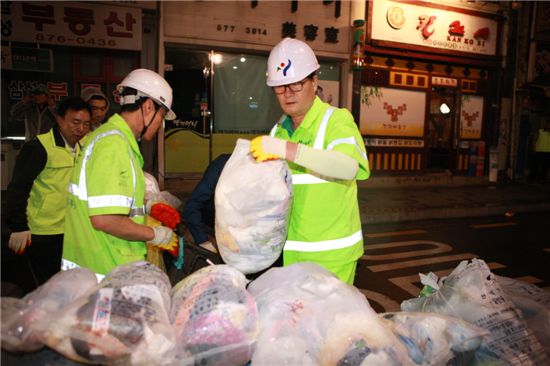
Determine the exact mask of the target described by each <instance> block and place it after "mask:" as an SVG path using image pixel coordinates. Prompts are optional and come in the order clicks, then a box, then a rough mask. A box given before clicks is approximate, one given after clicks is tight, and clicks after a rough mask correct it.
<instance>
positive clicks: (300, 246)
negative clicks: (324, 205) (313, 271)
mask: <svg viewBox="0 0 550 366" xmlns="http://www.w3.org/2000/svg"><path fill="white" fill-rule="evenodd" d="M361 239H363V232H362V231H361V230H359V231H356V232H355V233H353V234H351V235H350V236H346V237H344V238H340V239H333V240H323V241H296V240H287V241H286V243H285V246H284V247H283V250H296V251H298V252H323V251H325V250H334V249H342V248H347V247H350V246H352V245H354V244H355V243H357V242H358V241H359V240H361Z"/></svg>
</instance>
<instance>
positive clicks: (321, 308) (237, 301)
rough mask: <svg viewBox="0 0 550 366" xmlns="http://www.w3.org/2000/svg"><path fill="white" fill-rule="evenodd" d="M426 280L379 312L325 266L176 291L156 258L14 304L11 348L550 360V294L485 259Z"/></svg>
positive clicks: (195, 356)
mask: <svg viewBox="0 0 550 366" xmlns="http://www.w3.org/2000/svg"><path fill="white" fill-rule="evenodd" d="M421 282H422V283H423V284H425V285H426V286H425V290H423V292H422V293H424V294H427V295H421V297H419V298H415V299H411V300H407V301H405V302H403V303H402V304H401V307H402V310H403V311H401V312H394V313H384V314H379V315H378V314H376V313H375V312H374V310H373V309H372V308H371V307H370V305H369V303H368V301H367V299H366V298H365V297H364V296H363V294H362V293H361V292H360V291H359V290H358V289H357V288H355V287H353V286H350V285H348V284H346V283H344V282H342V281H340V280H338V278H337V277H336V276H334V275H333V274H332V273H331V272H328V271H327V270H325V269H324V268H322V267H320V266H319V265H317V264H314V263H298V264H294V265H291V266H288V267H282V268H272V269H270V270H268V271H267V272H265V273H264V274H262V275H261V276H259V277H258V278H257V279H256V280H254V281H253V282H251V283H250V284H249V286H248V289H247V288H246V286H247V280H246V278H245V277H244V275H243V273H242V272H240V271H238V270H237V269H235V268H233V267H231V266H229V265H215V266H214V265H212V266H209V267H205V268H202V269H200V270H199V271H197V272H195V273H193V274H191V275H190V276H188V277H186V278H185V279H184V280H182V281H180V282H179V283H178V284H177V285H176V286H175V287H174V288H173V289H171V286H170V282H169V280H168V278H167V276H166V275H165V274H164V273H163V272H162V271H161V270H160V269H159V268H157V267H156V266H154V265H152V264H150V263H147V262H135V263H131V264H127V265H123V266H119V267H117V268H115V269H114V270H113V271H112V272H111V273H109V274H108V275H107V276H106V277H105V278H104V279H103V281H101V282H100V283H99V284H97V283H96V277H95V275H94V274H93V273H92V272H90V271H88V270H86V269H82V268H78V269H72V270H70V271H66V272H61V273H59V274H57V275H56V276H54V277H52V279H50V281H48V282H47V283H46V284H44V285H43V286H42V287H40V288H39V289H37V290H35V291H34V292H33V293H31V294H29V295H27V296H26V297H25V298H24V299H21V300H17V299H9V298H7V299H5V298H4V299H2V348H3V349H5V350H7V351H10V352H19V351H22V352H32V351H36V350H38V349H40V348H41V347H42V345H46V346H49V347H50V348H52V349H54V350H56V351H57V352H59V353H61V354H62V355H64V356H65V357H67V358H70V359H72V360H74V361H78V362H85V363H93V364H103V365H160V366H162V365H178V366H180V365H182V366H187V365H205V366H211V365H214V366H217V365H224V366H226V365H227V366H239V365H246V364H248V363H249V362H251V364H252V365H321V366H323V365H327V366H328V365H331V366H333V365H337V366H343V365H357V366H358V365H362V366H368V365H488V364H490V365H550V361H549V359H548V355H547V354H546V353H545V348H543V346H544V347H547V346H548V340H549V339H550V332H549V328H550V327H549V325H550V323H549V319H550V316H549V315H550V295H548V294H547V293H546V292H545V291H544V290H542V289H540V288H538V287H536V286H533V285H530V284H527V283H523V282H521V281H517V280H513V279H509V278H505V277H500V276H495V275H493V274H492V273H491V272H490V271H489V269H488V268H487V266H486V264H485V262H483V261H482V260H472V262H466V261H465V262H462V263H461V264H460V265H459V266H458V267H457V268H456V269H455V270H454V271H453V272H452V273H451V274H450V275H449V276H448V277H446V278H444V279H441V280H439V279H438V278H437V277H436V276H435V275H433V274H429V275H421ZM170 289H171V290H170ZM537 337H538V339H537ZM541 344H542V345H541ZM546 349H547V348H546Z"/></svg>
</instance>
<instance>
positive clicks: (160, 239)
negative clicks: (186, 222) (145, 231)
mask: <svg viewBox="0 0 550 366" xmlns="http://www.w3.org/2000/svg"><path fill="white" fill-rule="evenodd" d="M151 229H153V231H154V232H155V237H154V238H153V240H151V241H149V243H151V244H153V245H157V246H161V245H163V246H165V245H168V244H170V243H172V242H173V240H174V237H175V236H176V234H175V233H174V231H173V230H172V229H170V228H169V227H166V226H162V225H161V226H155V227H151ZM176 240H177V238H176Z"/></svg>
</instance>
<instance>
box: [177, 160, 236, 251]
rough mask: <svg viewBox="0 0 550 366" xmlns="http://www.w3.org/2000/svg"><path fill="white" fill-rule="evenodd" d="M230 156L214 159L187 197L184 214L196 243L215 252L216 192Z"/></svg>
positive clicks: (186, 223)
mask: <svg viewBox="0 0 550 366" xmlns="http://www.w3.org/2000/svg"><path fill="white" fill-rule="evenodd" d="M230 157H231V154H222V155H220V156H218V157H217V158H216V159H214V160H212V162H211V163H210V165H208V168H206V171H205V172H204V175H203V177H202V179H201V180H200V181H199V183H198V184H197V186H196V187H195V188H194V189H193V192H191V196H189V198H188V199H187V201H186V203H185V208H184V210H183V215H182V216H183V220H184V222H185V226H186V227H187V229H189V232H190V233H191V236H192V237H193V240H194V241H195V244H198V245H200V246H202V247H204V248H205V249H208V250H210V251H213V252H217V250H216V248H215V247H214V245H213V242H212V241H213V238H214V219H215V216H216V210H215V207H214V193H215V192H216V185H217V184H218V180H219V179H220V174H221V173H222V170H223V168H224V166H225V163H227V160H229V158H230Z"/></svg>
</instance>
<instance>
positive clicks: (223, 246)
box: [214, 139, 292, 274]
mask: <svg viewBox="0 0 550 366" xmlns="http://www.w3.org/2000/svg"><path fill="white" fill-rule="evenodd" d="M249 147H250V141H248V140H243V139H239V140H237V145H236V147H235V150H234V151H233V154H232V155H231V158H229V160H228V161H227V163H226V165H225V167H224V169H223V171H222V174H221V175H220V179H219V181H218V184H217V186H216V194H215V198H214V200H215V206H216V225H215V226H216V240H217V243H218V248H219V250H220V254H221V256H222V258H223V260H224V262H225V263H227V264H229V265H231V266H233V267H235V268H237V269H238V270H239V271H241V272H243V273H245V274H248V273H256V272H259V271H261V270H263V269H265V268H267V267H269V266H270V265H271V264H273V263H274V262H275V261H276V260H277V258H279V255H280V254H281V251H282V249H283V246H284V244H285V241H286V236H287V229H288V220H289V215H290V208H291V202H292V185H291V175H290V171H289V169H288V165H287V164H286V162H285V161H284V160H273V161H268V162H263V163H257V162H256V161H255V160H254V158H253V157H252V156H251V155H250V153H249Z"/></svg>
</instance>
